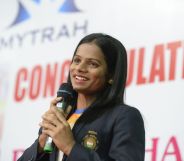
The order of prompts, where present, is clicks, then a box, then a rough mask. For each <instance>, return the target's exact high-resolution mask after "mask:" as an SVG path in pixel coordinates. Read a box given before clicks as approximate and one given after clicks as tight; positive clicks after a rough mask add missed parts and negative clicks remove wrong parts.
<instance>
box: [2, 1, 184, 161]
mask: <svg viewBox="0 0 184 161" xmlns="http://www.w3.org/2000/svg"><path fill="white" fill-rule="evenodd" d="M183 8H184V1H182V0H139V1H136V0H116V1H114V0H108V1H106V0H100V1H99V0H88V1H87V0H86V1H83V0H0V161H16V160H17V159H18V158H19V156H20V155H21V154H22V152H23V151H24V150H25V149H26V148H27V147H29V146H30V145H31V144H32V143H33V142H34V140H35V139H36V138H37V137H38V129H39V125H38V124H39V122H40V121H41V115H42V114H43V113H44V112H45V111H46V110H47V109H48V108H49V103H50V100H51V99H53V98H54V97H55V96H56V92H57V89H58V88H59V85H60V84H61V83H62V82H64V81H65V80H66V77H67V73H68V69H69V64H70V60H71V56H72V55H73V52H74V50H75V47H76V45H77V44H78V42H79V40H80V39H81V38H82V37H84V36H85V35H87V34H90V33H92V32H103V33H107V34H110V35H112V36H114V37H116V38H117V39H119V40H120V41H121V42H122V43H123V44H124V45H125V47H126V49H127V52H128V66H129V68H128V79H127V89H126V103H127V104H129V105H131V106H135V107H137V108H138V109H139V110H140V111H141V113H142V115H143V118H144V122H145V129H146V149H145V151H146V156H145V161H183V160H184V137H183V134H184V126H183V125H182V123H183V122H184V117H183V114H184V108H183V107H184V101H183V98H184V97H183V96H184V94H183V91H184V40H183V38H184V30H183V29H184V21H183V17H184V10H183Z"/></svg>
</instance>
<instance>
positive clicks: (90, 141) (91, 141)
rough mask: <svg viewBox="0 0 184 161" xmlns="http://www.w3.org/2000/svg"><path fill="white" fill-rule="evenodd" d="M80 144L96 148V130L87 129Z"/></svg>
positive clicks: (92, 148)
mask: <svg viewBox="0 0 184 161" xmlns="http://www.w3.org/2000/svg"><path fill="white" fill-rule="evenodd" d="M82 144H83V146H84V147H86V148H88V149H91V150H96V149H97V147H98V139H97V132H95V131H88V133H87V135H86V136H85V137H84V138H83V142H82Z"/></svg>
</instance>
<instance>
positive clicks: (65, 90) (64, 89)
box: [57, 83, 73, 101]
mask: <svg viewBox="0 0 184 161" xmlns="http://www.w3.org/2000/svg"><path fill="white" fill-rule="evenodd" d="M57 97H62V98H63V100H65V101H70V100H71V99H72V98H73V87H72V86H71V85H70V84H69V83H63V84H61V86H60V87H59V90H58V91H57Z"/></svg>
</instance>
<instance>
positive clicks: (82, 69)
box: [76, 62, 87, 72]
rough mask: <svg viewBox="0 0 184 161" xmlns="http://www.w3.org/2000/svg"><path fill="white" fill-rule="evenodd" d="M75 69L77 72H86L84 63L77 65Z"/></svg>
mask: <svg viewBox="0 0 184 161" xmlns="http://www.w3.org/2000/svg"><path fill="white" fill-rule="evenodd" d="M76 69H77V71H78V72H87V66H86V64H85V62H81V63H80V64H78V65H77V68H76Z"/></svg>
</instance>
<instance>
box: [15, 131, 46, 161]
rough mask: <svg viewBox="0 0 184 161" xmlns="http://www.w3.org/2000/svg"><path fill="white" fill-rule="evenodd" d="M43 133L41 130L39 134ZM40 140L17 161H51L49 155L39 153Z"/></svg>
mask: <svg viewBox="0 0 184 161" xmlns="http://www.w3.org/2000/svg"><path fill="white" fill-rule="evenodd" d="M40 133H41V128H40V130H39V134H40ZM38 144H39V143H38V139H36V140H35V142H34V143H33V144H32V145H31V146H30V147H29V148H27V149H26V150H25V151H24V153H23V154H22V156H21V157H20V158H19V159H18V160H17V161H49V155H48V154H46V153H38V146H39V145H38Z"/></svg>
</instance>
